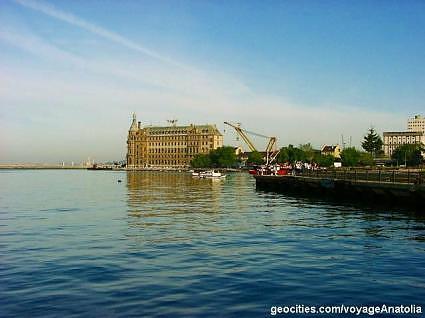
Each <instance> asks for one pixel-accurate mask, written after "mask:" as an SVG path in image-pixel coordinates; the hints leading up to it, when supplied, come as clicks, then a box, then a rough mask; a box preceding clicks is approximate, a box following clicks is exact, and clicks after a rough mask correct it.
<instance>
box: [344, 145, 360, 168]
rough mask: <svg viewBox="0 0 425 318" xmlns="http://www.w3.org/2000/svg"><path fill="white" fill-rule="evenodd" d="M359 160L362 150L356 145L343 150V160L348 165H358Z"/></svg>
mask: <svg viewBox="0 0 425 318" xmlns="http://www.w3.org/2000/svg"><path fill="white" fill-rule="evenodd" d="M359 160H360V152H359V151H358V150H357V149H356V148H354V147H349V148H345V149H344V150H343V151H342V152H341V162H342V165H344V166H346V167H352V166H356V165H357V164H358V163H359Z"/></svg>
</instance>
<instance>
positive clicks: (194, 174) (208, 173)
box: [192, 170, 226, 179]
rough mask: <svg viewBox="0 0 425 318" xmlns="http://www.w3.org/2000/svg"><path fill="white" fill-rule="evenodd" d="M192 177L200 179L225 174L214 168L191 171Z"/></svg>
mask: <svg viewBox="0 0 425 318" xmlns="http://www.w3.org/2000/svg"><path fill="white" fill-rule="evenodd" d="M192 177H198V178H202V179H221V178H225V177H226V175H224V174H221V173H220V172H218V171H215V170H207V171H201V172H192Z"/></svg>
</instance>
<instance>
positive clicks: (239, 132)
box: [224, 121, 258, 151]
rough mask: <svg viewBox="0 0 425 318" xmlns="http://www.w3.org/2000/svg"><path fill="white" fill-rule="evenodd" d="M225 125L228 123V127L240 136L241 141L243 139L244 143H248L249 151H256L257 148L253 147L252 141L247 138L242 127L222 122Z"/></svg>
mask: <svg viewBox="0 0 425 318" xmlns="http://www.w3.org/2000/svg"><path fill="white" fill-rule="evenodd" d="M224 123H225V124H226V125H229V126H230V127H233V128H234V129H235V130H236V132H237V133H238V134H239V136H241V137H242V139H243V141H245V143H246V144H247V145H248V147H249V149H250V150H251V151H258V150H257V148H255V146H254V144H253V143H252V141H251V140H250V139H249V137H248V136H247V135H246V134H245V131H246V130H244V129H242V128H241V127H239V126H237V125H233V124H231V123H229V122H227V121H225V122H224Z"/></svg>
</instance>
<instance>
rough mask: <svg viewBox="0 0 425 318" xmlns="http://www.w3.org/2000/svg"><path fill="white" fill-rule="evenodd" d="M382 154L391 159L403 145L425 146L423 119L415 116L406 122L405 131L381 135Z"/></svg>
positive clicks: (424, 122)
mask: <svg viewBox="0 0 425 318" xmlns="http://www.w3.org/2000/svg"><path fill="white" fill-rule="evenodd" d="M383 137H384V139H383V147H384V154H385V155H386V156H388V157H391V155H392V154H393V152H394V150H396V149H397V148H398V147H400V146H402V145H405V144H421V143H422V144H425V118H424V117H422V116H420V115H416V116H414V117H413V118H409V119H408V120H407V131H389V132H384V134H383Z"/></svg>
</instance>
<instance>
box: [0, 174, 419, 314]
mask: <svg viewBox="0 0 425 318" xmlns="http://www.w3.org/2000/svg"><path fill="white" fill-rule="evenodd" d="M1 177H2V179H4V182H3V183H2V192H3V193H2V201H4V202H2V207H5V208H2V211H1V212H0V228H1V229H2V230H1V231H0V239H1V242H0V258H1V260H2V261H1V262H0V294H1V297H0V308H1V309H0V313H1V316H4V317H15V316H30V315H31V316H35V317H49V316H52V317H58V316H96V317H97V316H105V317H116V316H122V317H128V316H137V317H140V316H145V317H163V316H170V317H191V316H192V317H199V316H203V317H218V316H220V317H236V316H242V317H258V316H260V317H261V316H267V315H268V312H269V310H270V306H272V305H290V304H310V305H318V304H340V303H346V304H373V303H383V302H384V303H403V304H406V303H418V304H424V299H425V289H424V286H425V276H424V275H423V273H422V271H423V268H425V245H424V244H425V240H424V237H425V219H424V218H423V217H420V216H418V215H412V214H409V213H407V214H406V213H400V212H399V211H379V210H373V209H360V208H356V207H344V206H339V205H332V204H329V203H328V202H320V201H314V200H311V199H305V198H295V197H291V196H285V195H281V194H275V193H267V192H260V191H259V192H257V191H256V190H255V184H254V181H253V180H252V178H251V177H250V176H249V175H245V174H230V175H229V176H228V178H226V180H224V181H220V182H218V183H216V182H210V180H197V179H192V178H191V177H190V176H188V175H186V174H183V173H180V174H178V173H167V174H165V173H149V172H143V173H141V172H136V173H132V172H129V173H123V174H122V175H120V178H121V179H122V180H123V183H122V184H120V185H119V186H117V184H116V174H114V173H109V172H104V173H95V174H93V173H89V172H87V171H43V172H37V173H33V172H31V171H28V172H22V171H20V172H16V173H14V172H10V173H7V174H2V175H1ZM17 189H19V192H18V191H17ZM23 197H25V200H23V199H22V198H23Z"/></svg>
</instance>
